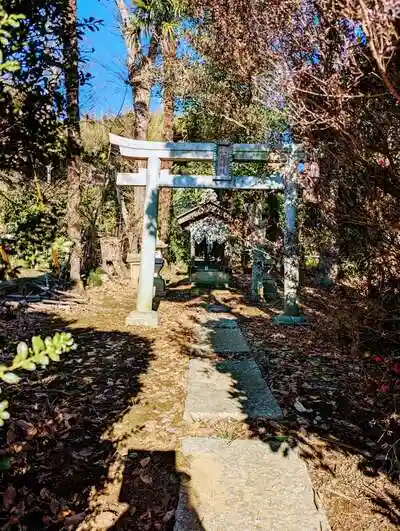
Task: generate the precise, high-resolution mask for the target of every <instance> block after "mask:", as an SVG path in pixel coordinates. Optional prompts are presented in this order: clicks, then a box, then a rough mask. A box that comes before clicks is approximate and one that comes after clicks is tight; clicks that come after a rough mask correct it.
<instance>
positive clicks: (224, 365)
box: [174, 304, 329, 531]
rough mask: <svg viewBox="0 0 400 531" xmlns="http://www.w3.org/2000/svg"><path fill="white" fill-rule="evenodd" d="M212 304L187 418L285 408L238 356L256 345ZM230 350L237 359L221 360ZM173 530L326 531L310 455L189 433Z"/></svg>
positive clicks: (193, 369)
mask: <svg viewBox="0 0 400 531" xmlns="http://www.w3.org/2000/svg"><path fill="white" fill-rule="evenodd" d="M227 310H228V309H227V308H226V307H224V306H220V305H216V304H213V305H209V306H208V314H207V315H205V316H203V318H202V319H201V321H200V325H199V327H198V338H197V342H196V344H195V345H194V347H193V350H192V351H193V353H194V354H195V356H196V354H197V356H198V357H197V358H196V357H194V359H192V360H191V361H190V364H189V372H188V382H187V397H186V402H185V412H184V421H185V422H186V423H191V422H197V421H203V422H206V423H207V422H208V423H210V425H213V424H215V423H216V422H218V421H220V420H225V421H228V422H229V421H234V422H235V421H245V420H247V419H257V418H260V417H261V418H265V417H269V418H272V419H279V418H281V416H282V411H281V409H280V407H279V405H278V403H277V402H276V400H275V399H274V397H273V395H272V393H271V391H270V390H269V388H268V386H267V385H266V383H265V380H264V378H263V377H262V374H261V372H260V369H259V368H258V366H257V364H256V362H255V361H254V360H252V359H237V358H236V359H235V356H236V355H238V354H239V355H241V356H243V355H248V357H250V355H251V350H250V348H249V345H248V344H247V341H246V340H245V338H244V337H243V335H242V333H241V331H240V328H239V325H238V323H237V321H236V319H235V318H234V317H233V316H232V315H231V314H229V313H228V311H227ZM219 354H229V355H230V358H231V359H228V360H223V361H220V360H217V359H216V358H217V355H219ZM180 455H181V460H182V462H183V463H184V466H183V468H182V471H183V472H185V474H186V480H185V482H184V483H183V484H182V486H181V491H180V501H179V506H178V510H177V512H176V523H175V528H174V531H201V530H205V531H230V530H235V531H237V530H238V531H253V530H254V531H256V530H264V531H321V530H322V531H325V530H329V524H328V523H327V520H326V517H325V513H324V511H323V509H321V508H320V507H318V506H317V504H316V499H315V496H314V492H313V489H312V485H311V481H310V478H309V476H308V472H307V469H306V466H305V464H304V462H303V461H302V460H301V458H300V457H299V456H298V454H297V452H296V451H295V450H293V449H291V448H289V447H284V445H283V444H281V445H280V447H279V449H277V448H276V447H273V446H272V445H269V444H266V443H264V442H262V441H260V440H247V439H241V440H238V439H237V440H229V439H222V438H215V437H186V438H184V439H183V440H182V442H181V451H180Z"/></svg>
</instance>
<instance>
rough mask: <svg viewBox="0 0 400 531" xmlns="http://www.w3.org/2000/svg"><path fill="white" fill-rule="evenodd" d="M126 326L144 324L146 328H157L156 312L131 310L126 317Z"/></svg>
mask: <svg viewBox="0 0 400 531" xmlns="http://www.w3.org/2000/svg"><path fill="white" fill-rule="evenodd" d="M125 322H126V324H127V325H128V326H146V327H148V328H157V326H158V314H157V312H154V311H151V312H137V311H135V312H131V313H130V314H129V315H128V317H127V318H126V321H125Z"/></svg>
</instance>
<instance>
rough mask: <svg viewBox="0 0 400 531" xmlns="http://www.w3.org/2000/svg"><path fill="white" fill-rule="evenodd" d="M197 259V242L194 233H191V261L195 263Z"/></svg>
mask: <svg viewBox="0 0 400 531" xmlns="http://www.w3.org/2000/svg"><path fill="white" fill-rule="evenodd" d="M195 258H196V242H195V239H194V236H193V233H192V231H190V261H191V262H194V259H195Z"/></svg>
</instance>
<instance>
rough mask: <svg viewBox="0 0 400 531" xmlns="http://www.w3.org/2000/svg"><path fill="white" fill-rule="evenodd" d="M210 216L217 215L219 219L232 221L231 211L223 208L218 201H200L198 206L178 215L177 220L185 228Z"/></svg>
mask: <svg viewBox="0 0 400 531" xmlns="http://www.w3.org/2000/svg"><path fill="white" fill-rule="evenodd" d="M208 217H215V218H217V219H220V220H223V221H226V222H227V223H230V222H231V221H232V217H231V215H230V214H229V212H228V211H227V210H226V209H225V208H222V207H221V206H220V205H219V204H218V203H214V202H212V201H208V202H206V203H200V204H199V205H197V206H196V207H194V208H191V209H190V210H187V211H186V212H184V213H183V214H181V215H180V216H178V218H177V221H178V223H179V225H181V227H182V228H185V227H187V226H188V225H190V224H192V223H194V222H195V221H198V220H200V219H203V218H208Z"/></svg>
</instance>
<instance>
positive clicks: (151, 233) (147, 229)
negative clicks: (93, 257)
mask: <svg viewBox="0 0 400 531" xmlns="http://www.w3.org/2000/svg"><path fill="white" fill-rule="evenodd" d="M160 168H161V161H160V159H159V158H158V157H155V156H151V157H149V159H148V163H147V172H146V177H147V178H146V195H145V199H144V214H143V234H142V248H141V254H140V270H139V285H138V293H137V302H136V310H135V311H134V312H131V313H130V314H129V315H128V317H127V318H126V324H128V325H139V326H140V325H142V326H149V327H156V326H157V322H158V319H157V312H156V311H154V310H153V291H154V290H153V284H154V273H155V255H156V244H157V217H158V179H159V175H160Z"/></svg>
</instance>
